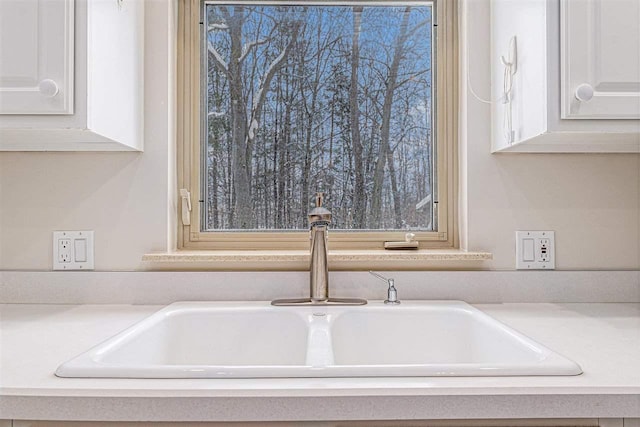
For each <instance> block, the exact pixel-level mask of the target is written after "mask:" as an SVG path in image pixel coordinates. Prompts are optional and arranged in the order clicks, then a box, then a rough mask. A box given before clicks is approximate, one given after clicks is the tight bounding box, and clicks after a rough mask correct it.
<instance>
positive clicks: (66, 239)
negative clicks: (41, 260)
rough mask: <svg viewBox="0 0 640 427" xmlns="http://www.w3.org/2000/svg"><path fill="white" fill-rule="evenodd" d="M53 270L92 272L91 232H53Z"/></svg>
mask: <svg viewBox="0 0 640 427" xmlns="http://www.w3.org/2000/svg"><path fill="white" fill-rule="evenodd" d="M53 269H54V270H93V231H54V232H53Z"/></svg>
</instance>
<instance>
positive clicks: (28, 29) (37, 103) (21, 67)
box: [0, 0, 74, 114]
mask: <svg viewBox="0 0 640 427" xmlns="http://www.w3.org/2000/svg"><path fill="white" fill-rule="evenodd" d="M73 57H74V52H73V0H2V1H0V114H72V113H73V59H74V58H73Z"/></svg>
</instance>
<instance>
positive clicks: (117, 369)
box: [55, 300, 583, 378]
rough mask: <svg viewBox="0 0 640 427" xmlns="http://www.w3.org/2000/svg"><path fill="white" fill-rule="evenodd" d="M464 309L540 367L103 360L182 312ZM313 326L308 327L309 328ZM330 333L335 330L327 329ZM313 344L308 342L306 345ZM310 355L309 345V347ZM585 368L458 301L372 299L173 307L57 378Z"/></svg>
mask: <svg viewBox="0 0 640 427" xmlns="http://www.w3.org/2000/svg"><path fill="white" fill-rule="evenodd" d="M425 308H429V309H432V310H433V309H435V310H436V311H437V310H443V311H444V310H448V311H450V310H452V309H453V310H462V311H464V312H467V313H470V314H472V315H474V316H477V317H478V318H480V319H482V320H483V321H484V322H490V323H491V324H492V325H493V326H496V327H499V328H500V329H501V330H502V332H506V333H508V334H509V335H511V336H512V337H515V338H517V339H518V340H520V341H521V342H524V343H526V344H527V346H528V347H530V349H533V350H535V351H537V352H540V353H541V354H542V355H543V356H544V357H542V359H541V360H540V361H539V362H538V363H534V364H532V363H430V364H336V363H333V364H323V365H318V366H314V365H311V364H295V365H200V364H198V365H195V364H194V365H179V364H173V365H170V364H135V363H133V364H127V365H125V364H121V363H105V362H103V361H101V359H102V358H103V357H104V356H103V355H104V353H106V352H108V351H110V350H112V351H114V350H117V348H118V347H120V346H121V345H123V344H125V343H126V342H128V341H127V340H130V339H132V338H135V336H136V335H138V334H141V333H143V332H144V331H146V330H149V329H150V328H152V327H153V326H154V325H157V324H159V323H160V322H161V321H162V320H164V319H167V318H170V317H173V316H176V315H179V314H182V313H189V312H190V313H198V312H209V311H210V310H212V309H215V310H216V311H217V312H220V313H229V312H232V313H233V314H241V313H248V312H251V311H256V310H258V311H259V312H270V311H273V312H294V313H295V314H297V315H299V316H300V317H301V318H302V319H303V320H304V319H305V318H308V317H309V316H312V315H313V314H315V313H318V314H324V315H326V314H332V315H333V316H334V317H335V318H338V317H339V316H340V315H341V314H342V313H344V312H347V311H349V312H358V311H367V312H374V313H375V312H378V311H384V312H386V311H387V310H397V311H403V312H412V311H416V312H418V311H420V309H425ZM307 327H308V328H309V325H307ZM329 329H331V326H329ZM308 345H309V344H308V343H307V346H308ZM306 351H307V352H308V351H309V347H307V350H306ZM523 369H536V372H535V373H523ZM582 372H583V371H582V368H581V367H580V366H579V365H578V364H577V363H576V362H574V361H572V360H571V359H569V358H567V357H565V356H562V355H560V354H558V353H557V352H555V351H553V350H551V349H550V348H548V347H546V346H544V345H543V344H541V343H539V342H537V341H535V340H533V339H531V338H529V337H528V336H526V335H524V334H522V333H520V332H518V331H517V330H515V329H513V328H511V327H509V326H508V325H506V324H504V323H502V322H500V321H499V320H497V319H494V318H493V317H491V316H489V315H488V314H486V313H484V312H483V311H482V310H479V309H477V308H476V307H473V306H472V305H470V304H468V303H466V302H464V301H459V300H433V301H430V300H410V301H407V300H405V301H403V303H402V305H397V306H389V305H385V304H384V303H383V302H382V301H369V304H368V305H366V306H358V307H351V306H295V307H289V306H283V307H274V306H271V305H270V302H269V301H250V302H237V301H224V302H207V301H181V302H175V303H172V304H169V305H167V306H165V307H163V308H162V309H160V310H158V311H157V312H155V313H153V314H151V315H150V316H148V317H146V318H145V319H142V320H141V321H139V322H137V323H135V324H134V325H131V326H129V327H128V328H126V329H124V330H123V331H121V332H119V333H117V334H115V335H114V336H112V337H110V338H108V339H106V340H104V341H102V342H101V343H99V344H97V345H95V346H93V347H91V348H90V349H89V350H87V351H85V352H83V353H81V354H80V355H78V356H76V357H74V358H72V359H70V360H68V361H66V362H65V363H63V364H61V365H60V366H59V367H58V369H57V370H56V371H55V375H56V376H58V377H63V378H293V377H303V378H313V377H413V376H419V377H442V376H447V377H450V376H453V377H481V376H557V375H562V376H574V375H580V374H581V373H582Z"/></svg>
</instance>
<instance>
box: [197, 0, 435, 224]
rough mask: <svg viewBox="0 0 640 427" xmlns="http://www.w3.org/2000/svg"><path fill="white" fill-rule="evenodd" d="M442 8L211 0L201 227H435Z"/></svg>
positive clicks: (207, 8)
mask: <svg viewBox="0 0 640 427" xmlns="http://www.w3.org/2000/svg"><path fill="white" fill-rule="evenodd" d="M432 9H433V7H432V4H431V3H430V2H424V3H420V5H415V4H414V3H411V5H409V4H407V5H402V3H394V5H393V6H385V5H379V4H378V5H376V4H374V3H370V4H367V3H350V4H349V5H348V6H347V5H345V6H333V5H332V6H328V5H313V6H309V5H307V6H299V5H298V6H296V5H291V4H289V5H267V4H265V5H259V4H255V3H252V4H248V3H246V4H241V3H238V4H220V3H215V4H209V3H206V4H205V16H206V20H205V21H206V22H205V29H204V31H203V34H204V35H203V37H204V38H205V40H204V41H205V43H203V45H204V64H203V66H204V67H205V70H206V73H204V79H205V80H203V88H204V89H203V106H204V109H205V114H204V117H205V118H204V121H203V135H204V136H203V154H204V156H203V158H204V159H205V160H204V162H205V164H204V167H205V170H206V173H205V174H203V175H204V176H203V186H202V187H203V192H204V194H203V200H204V203H203V214H204V215H203V219H204V221H203V224H202V227H203V230H211V231H213V230H236V229H243V230H246V229H257V230H278V229H280V230H294V229H306V228H307V219H306V217H307V212H308V210H309V209H310V206H311V203H312V201H313V199H314V197H313V196H314V194H315V192H316V191H324V192H325V194H326V206H327V207H328V208H329V209H330V210H331V211H332V212H333V219H334V223H333V226H332V228H334V229H336V228H337V229H344V230H379V229H388V230H391V229H413V230H425V231H430V230H433V229H434V227H433V224H434V222H435V221H434V217H433V211H434V209H433V206H434V204H433V201H432V195H433V194H434V193H433V188H434V176H435V173H434V172H435V171H434V164H435V162H434V161H433V160H434V135H433V126H432V123H433V121H434V120H433V109H432V105H433V72H432V69H433V66H432V58H433V57H434V55H433V44H432V34H433V26H432V12H433V10H432Z"/></svg>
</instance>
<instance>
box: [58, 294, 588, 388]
mask: <svg viewBox="0 0 640 427" xmlns="http://www.w3.org/2000/svg"><path fill="white" fill-rule="evenodd" d="M581 372H582V370H581V368H580V366H578V365H577V364H576V363H575V362H573V361H571V360H569V359H566V358H565V357H563V356H561V355H559V354H557V353H555V352H553V351H551V350H550V349H548V348H546V347H544V346H543V345H541V344H539V343H537V342H535V341H533V340H531V339H530V338H528V337H526V336H524V335H522V334H520V333H519V332H517V331H515V330H513V329H511V328H509V327H508V326H506V325H504V324H502V323H500V322H498V321H497V320H495V319H493V318H491V317H489V316H488V315H486V314H484V313H483V312H481V311H480V310H478V309H476V308H475V307H472V306H470V305H468V304H466V303H464V302H460V301H424V302H420V301H409V302H407V301H403V303H402V304H401V305H397V306H388V305H384V304H382V303H381V302H370V303H369V304H368V305H366V306H358V307H353V306H301V307H273V306H271V305H269V303H268V302H243V303H210V302H179V303H174V304H171V305H169V306H167V307H165V308H163V309H162V310H160V311H158V312H157V313H155V314H153V315H151V316H150V317H148V318H146V319H144V320H142V321H141V322H139V323H138V324H136V325H134V326H132V327H130V328H129V329H126V330H125V331H123V332H121V333H119V334H118V335H116V336H114V337H112V338H110V339H109V340H107V341H105V342H104V343H102V344H100V345H98V346H97V347H95V348H93V349H91V350H89V351H87V352H86V353H84V354H81V355H80V356H78V357H76V358H74V359H72V360H70V361H69V362H67V363H64V364H63V365H61V366H60V367H59V368H58V370H57V371H56V375H57V376H59V377H86V378H269V377H271V378H287V377H387V376H388V377H395V376H507V375H578V374H580V373H581Z"/></svg>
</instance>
